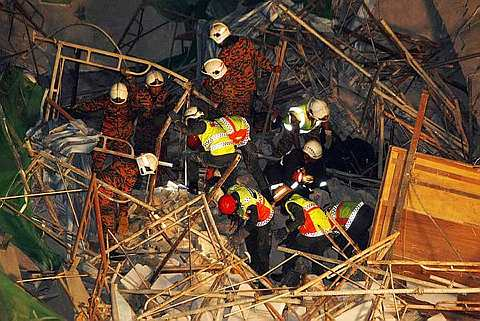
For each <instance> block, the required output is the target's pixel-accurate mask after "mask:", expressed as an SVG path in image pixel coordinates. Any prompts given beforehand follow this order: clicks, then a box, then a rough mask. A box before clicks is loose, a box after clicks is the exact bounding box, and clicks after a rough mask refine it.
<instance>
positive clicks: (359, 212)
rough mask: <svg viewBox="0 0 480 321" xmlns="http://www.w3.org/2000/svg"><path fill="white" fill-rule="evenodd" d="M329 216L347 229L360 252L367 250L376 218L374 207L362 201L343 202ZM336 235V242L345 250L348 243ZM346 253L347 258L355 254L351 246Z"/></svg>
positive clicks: (339, 235)
mask: <svg viewBox="0 0 480 321" xmlns="http://www.w3.org/2000/svg"><path fill="white" fill-rule="evenodd" d="M328 215H330V217H331V218H333V219H335V220H336V221H337V222H338V223H339V224H340V225H341V226H342V227H343V228H344V229H345V231H346V232H347V234H348V236H350V238H351V239H352V240H353V241H354V242H355V243H356V244H357V245H358V247H359V248H360V250H365V249H366V248H367V247H368V241H369V239H370V233H369V231H368V230H369V228H370V226H371V225H372V222H373V216H374V209H373V208H372V207H370V206H369V205H367V204H365V203H364V202H361V201H360V202H358V201H341V202H339V203H337V204H335V205H333V206H332V207H331V208H330V210H329V211H328ZM336 234H337V235H336V237H335V241H336V242H337V244H338V245H339V246H340V247H341V248H344V247H345V246H346V245H347V244H348V241H347V240H346V239H345V237H344V236H343V235H341V234H339V233H336ZM344 252H345V255H346V256H348V257H350V256H352V255H353V254H354V249H353V247H352V246H351V245H349V246H348V248H346V249H345V250H344Z"/></svg>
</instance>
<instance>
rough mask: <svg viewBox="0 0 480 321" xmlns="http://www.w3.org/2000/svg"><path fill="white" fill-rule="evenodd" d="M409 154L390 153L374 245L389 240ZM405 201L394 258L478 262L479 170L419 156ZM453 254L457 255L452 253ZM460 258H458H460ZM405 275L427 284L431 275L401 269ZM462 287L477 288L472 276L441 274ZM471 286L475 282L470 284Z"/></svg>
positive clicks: (374, 231) (432, 157) (393, 151)
mask: <svg viewBox="0 0 480 321" xmlns="http://www.w3.org/2000/svg"><path fill="white" fill-rule="evenodd" d="M406 154H407V151H406V150H404V149H401V148H398V147H392V148H391V149H390V152H389V158H388V164H387V168H386V170H385V175H384V179H383V184H382V188H381V192H380V197H379V202H378V204H377V208H376V214H375V220H374V227H373V228H372V237H371V242H370V243H371V244H373V243H376V242H378V241H380V240H381V239H383V238H385V237H386V236H388V235H390V234H391V233H392V232H393V231H391V222H392V221H393V215H394V210H395V204H396V201H397V197H398V195H397V194H398V189H399V184H400V180H401V175H402V170H403V165H404V162H405V157H406ZM411 177H412V179H411V181H410V184H409V186H408V192H407V200H406V202H405V206H404V211H402V212H401V214H400V215H401V217H400V224H399V226H398V231H399V232H400V236H399V238H398V239H397V242H396V243H395V245H394V247H393V251H392V253H390V254H391V258H394V259H413V260H415V259H416V260H433V261H462V260H463V261H478V260H479V258H480V237H479V236H480V169H479V168H478V167H474V166H471V165H469V164H463V163H460V162H457V161H452V160H448V159H443V158H440V157H434V156H430V155H425V154H421V153H417V154H416V158H415V161H414V167H413V170H412V176H411ZM454 249H455V250H454ZM456 252H457V253H458V254H457V253H456ZM398 269H400V270H402V271H403V272H405V273H407V274H412V273H413V274H416V273H418V275H416V277H421V278H425V279H428V275H429V274H432V272H426V271H424V270H423V271H422V269H421V268H414V267H405V266H402V267H398V268H397V270H398ZM434 273H435V274H436V275H446V276H448V278H450V279H454V280H456V281H458V282H460V283H462V282H470V283H466V284H476V285H478V284H479V283H480V282H479V280H478V279H475V278H474V279H472V278H471V274H470V275H466V274H463V275H462V274H461V273H455V274H452V273H447V274H445V273H439V272H434ZM472 282H473V283H472Z"/></svg>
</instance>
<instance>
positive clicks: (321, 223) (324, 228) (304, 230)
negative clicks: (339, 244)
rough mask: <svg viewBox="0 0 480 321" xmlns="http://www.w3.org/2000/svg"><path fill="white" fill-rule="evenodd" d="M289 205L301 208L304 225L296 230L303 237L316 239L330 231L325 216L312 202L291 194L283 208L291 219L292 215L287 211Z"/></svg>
mask: <svg viewBox="0 0 480 321" xmlns="http://www.w3.org/2000/svg"><path fill="white" fill-rule="evenodd" d="M290 203H295V204H297V205H299V206H301V207H302V208H303V215H304V217H305V223H304V224H303V225H302V226H300V227H299V228H298V231H299V232H300V234H302V235H303V236H306V237H318V236H322V235H323V234H324V233H323V232H328V231H330V230H331V229H332V225H331V224H330V222H329V220H328V217H327V215H326V214H325V213H324V212H323V211H322V209H321V208H320V206H318V205H317V204H315V203H314V202H312V201H310V200H309V199H306V198H304V197H302V196H300V195H298V194H293V195H292V196H291V197H290V199H289V200H288V201H287V202H286V203H285V208H286V210H287V212H288V213H289V214H290V216H291V217H292V216H293V214H292V213H291V212H290V211H289V209H288V204H290Z"/></svg>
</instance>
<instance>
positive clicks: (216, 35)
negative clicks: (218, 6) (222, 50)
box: [210, 22, 231, 44]
mask: <svg viewBox="0 0 480 321" xmlns="http://www.w3.org/2000/svg"><path fill="white" fill-rule="evenodd" d="M230 35H231V33H230V29H228V26H227V25H226V24H224V23H223V22H214V23H213V24H212V27H211V28H210V39H212V40H213V41H215V42H216V43H217V44H221V43H222V42H223V41H224V40H225V39H227V38H228V36H230Z"/></svg>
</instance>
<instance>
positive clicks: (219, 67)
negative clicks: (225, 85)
mask: <svg viewBox="0 0 480 321" xmlns="http://www.w3.org/2000/svg"><path fill="white" fill-rule="evenodd" d="M203 69H204V71H202V72H203V73H204V74H206V75H209V76H210V77H212V78H213V79H220V78H222V77H223V76H224V75H225V74H226V73H227V70H228V69H227V66H225V64H224V63H223V61H222V60H221V59H218V58H212V59H208V60H207V61H205V63H204V64H203Z"/></svg>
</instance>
